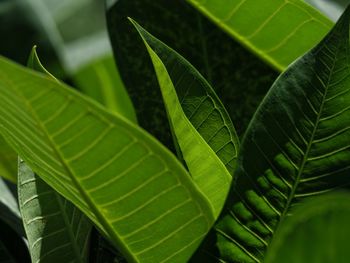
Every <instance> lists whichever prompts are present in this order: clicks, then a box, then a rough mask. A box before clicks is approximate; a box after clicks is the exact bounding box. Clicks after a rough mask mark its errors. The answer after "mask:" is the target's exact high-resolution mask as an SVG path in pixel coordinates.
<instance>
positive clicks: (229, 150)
mask: <svg viewBox="0 0 350 263" xmlns="http://www.w3.org/2000/svg"><path fill="white" fill-rule="evenodd" d="M133 24H134V26H135V27H136V29H137V30H138V32H139V33H140V35H141V37H142V39H143V40H144V42H145V45H146V47H147V49H148V52H149V54H150V56H151V59H152V62H153V65H154V68H155V71H156V73H157V77H158V81H159V86H160V89H161V92H162V96H163V100H164V104H165V107H166V110H167V113H168V118H169V121H170V122H171V125H170V126H171V127H172V129H173V131H174V137H175V138H174V139H175V140H176V141H177V143H178V144H179V147H180V150H181V153H182V155H183V158H184V160H185V162H186V164H187V167H188V169H189V171H190V173H191V175H192V178H193V180H194V181H195V182H196V184H197V185H198V187H199V188H200V189H201V190H202V192H203V193H204V194H205V195H206V196H207V197H208V199H209V200H210V202H211V204H212V206H213V208H214V211H215V216H216V217H217V216H218V215H219V213H220V212H221V209H222V207H223V204H224V203H225V200H226V196H227V193H228V190H229V188H230V186H231V181H232V175H231V174H230V173H229V170H230V171H231V172H233V169H234V165H235V159H236V156H237V151H238V139H237V136H236V133H235V130H234V128H233V125H232V123H231V121H230V118H229V116H228V115H227V112H226V111H225V108H224V107H223V105H222V104H221V102H220V101H219V99H218V98H217V96H216V94H215V93H214V91H213V90H212V89H211V87H210V86H209V84H208V83H207V82H206V81H205V80H204V79H203V77H202V76H201V75H200V74H199V73H198V72H197V71H196V70H195V69H194V68H193V67H192V66H191V65H190V64H189V63H188V62H187V61H186V60H184V59H183V58H182V57H181V56H180V55H179V54H177V53H176V52H175V51H173V50H172V49H170V48H169V47H167V46H166V45H165V44H163V43H162V42H160V41H159V40H157V39H156V38H154V37H153V36H152V35H150V34H149V33H148V32H147V31H145V30H144V29H143V28H142V27H141V26H139V25H138V24H137V23H136V22H135V21H133ZM162 59H163V60H162ZM163 61H164V62H163ZM168 69H169V73H168V71H167V70H168ZM179 97H180V98H182V100H183V103H182V105H185V107H184V109H183V108H182V107H181V103H180V101H179ZM185 111H187V114H185ZM186 115H187V116H190V118H189V119H188V118H187V117H186ZM191 120H192V121H191ZM202 136H203V137H202ZM207 142H208V144H209V145H210V146H209V145H208V144H207ZM217 154H218V155H219V156H220V157H221V160H220V159H219V157H218V155H217ZM225 165H226V167H225ZM226 168H227V169H226Z"/></svg>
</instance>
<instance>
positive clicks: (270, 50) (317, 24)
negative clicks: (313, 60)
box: [187, 0, 333, 71]
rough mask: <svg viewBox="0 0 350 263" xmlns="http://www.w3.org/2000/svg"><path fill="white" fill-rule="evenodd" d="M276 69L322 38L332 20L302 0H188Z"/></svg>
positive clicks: (282, 66) (280, 69)
mask: <svg viewBox="0 0 350 263" xmlns="http://www.w3.org/2000/svg"><path fill="white" fill-rule="evenodd" d="M187 1H188V2H189V3H191V4H192V5H193V6H195V7H196V8H197V9H198V10H199V11H201V12H203V13H204V14H206V15H207V16H208V17H209V18H210V19H211V20H213V21H214V22H215V23H216V24H217V25H218V26H220V27H221V28H222V29H223V30H225V31H226V32H228V33H229V34H230V35H232V36H233V37H235V38H236V39H238V41H240V42H241V43H242V44H243V45H245V46H246V47H248V48H249V49H250V50H251V51H253V52H255V54H256V55H258V56H259V57H261V58H263V59H264V60H265V61H267V62H268V63H270V64H271V65H272V66H273V67H275V68H276V69H277V70H279V71H282V70H284V69H285V68H286V67H287V66H288V65H289V64H290V63H292V62H293V61H294V60H295V59H297V58H298V57H299V56H301V55H303V54H304V53H305V52H306V51H308V50H309V49H310V48H312V47H313V46H314V45H315V44H317V42H319V41H320V40H321V39H322V38H323V37H324V36H325V35H326V34H327V32H328V31H329V29H330V28H331V27H332V25H333V22H331V21H330V20H329V19H328V18H326V17H325V16H324V15H322V14H321V13H320V12H319V11H317V10H316V9H314V8H313V7H311V6H310V5H308V4H307V3H305V2H304V1H300V0H289V1H285V0H269V1H258V2H257V1H254V0H224V1H220V2H218V1H216V0H187Z"/></svg>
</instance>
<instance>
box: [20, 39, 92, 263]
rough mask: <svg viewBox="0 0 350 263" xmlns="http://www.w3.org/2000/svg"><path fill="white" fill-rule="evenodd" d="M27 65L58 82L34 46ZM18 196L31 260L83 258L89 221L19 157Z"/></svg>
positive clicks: (82, 260)
mask: <svg viewBox="0 0 350 263" xmlns="http://www.w3.org/2000/svg"><path fill="white" fill-rule="evenodd" d="M27 66H28V67H29V68H32V69H34V70H36V71H38V72H42V73H44V74H45V75H46V76H48V77H49V78H50V79H52V80H54V81H56V82H59V81H58V80H57V79H56V78H55V77H54V76H53V75H52V74H50V73H49V72H48V71H47V70H46V69H45V67H44V66H43V65H42V63H41V61H40V59H39V57H38V54H37V52H36V46H34V47H33V48H32V51H31V53H30V55H29V58H28V62H27ZM17 189H18V199H19V205H20V210H21V214H22V218H23V223H24V228H25V230H26V234H27V237H28V242H29V251H30V255H31V258H32V261H33V262H39V261H40V262H62V261H64V262H71V261H74V262H80V263H83V262H86V259H87V258H86V257H87V252H88V251H87V249H88V245H89V236H90V231H91V228H92V226H91V223H90V221H89V220H88V219H87V217H85V215H84V214H83V213H82V212H80V211H79V210H78V209H77V208H76V207H75V206H74V205H73V204H72V203H70V202H68V201H67V200H66V199H64V198H63V197H62V196H60V195H59V194H58V193H57V192H56V191H55V190H54V189H52V188H51V187H50V186H49V185H47V184H46V183H45V182H44V181H43V180H42V179H40V177H38V176H37V175H35V174H34V172H33V171H32V170H31V169H30V168H29V167H28V166H27V165H26V164H25V163H24V161H22V160H19V165H18V187H17Z"/></svg>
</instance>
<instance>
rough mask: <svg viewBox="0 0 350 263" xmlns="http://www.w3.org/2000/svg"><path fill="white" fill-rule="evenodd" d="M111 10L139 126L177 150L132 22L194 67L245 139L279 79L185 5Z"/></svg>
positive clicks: (181, 0) (158, 1)
mask: <svg viewBox="0 0 350 263" xmlns="http://www.w3.org/2000/svg"><path fill="white" fill-rule="evenodd" d="M107 6H108V9H107V10H108V12H107V22H108V30H109V34H110V38H111V43H112V46H113V49H114V55H115V58H116V62H117V65H118V69H119V71H120V73H121V77H122V79H123V82H124V84H125V86H126V88H127V90H128V93H129V95H130V97H131V99H132V101H133V103H134V107H135V109H136V113H137V116H138V122H139V124H140V126H142V127H143V128H145V129H146V130H147V131H149V132H150V133H152V134H153V135H155V136H156V137H157V138H158V139H159V140H160V141H161V142H163V143H164V144H165V145H166V146H168V147H169V148H173V147H172V145H173V141H172V137H171V132H170V128H169V124H168V121H167V116H166V112H165V108H164V106H163V101H162V96H161V93H160V89H159V85H158V81H157V78H156V75H155V72H154V70H153V67H152V61H151V60H150V58H149V55H148V52H147V50H146V49H145V48H144V44H143V42H142V40H141V39H140V37H139V35H138V33H137V31H136V30H135V29H134V28H133V27H132V25H131V24H130V23H129V21H128V20H127V19H126V17H132V18H133V19H134V20H136V21H137V22H138V23H140V24H141V25H142V26H143V27H144V28H145V29H146V30H147V31H149V32H151V33H152V34H153V35H154V36H155V37H157V38H158V39H160V40H162V41H163V42H165V43H166V44H167V45H169V46H170V47H172V48H173V49H174V50H176V51H177V52H179V53H180V54H181V55H183V56H184V57H185V58H186V59H187V60H188V61H189V62H190V63H191V64H192V65H194V67H195V68H196V69H198V71H199V72H200V73H201V74H202V75H203V76H204V77H205V78H206V79H207V80H208V82H209V83H210V84H211V85H212V87H213V88H214V89H215V91H216V93H217V94H218V96H219V97H220V98H221V100H222V101H223V104H224V105H225V106H226V108H227V111H228V113H229V115H230V116H231V118H232V119H233V121H234V123H235V126H236V129H237V132H238V134H242V133H243V131H244V130H245V128H246V126H247V124H248V122H249V120H250V119H251V116H252V115H253V113H254V111H255V109H256V107H257V106H258V104H259V103H260V101H261V99H262V97H263V96H264V95H265V93H266V91H267V90H268V88H269V87H270V86H271V84H272V82H273V79H274V78H275V77H276V74H275V72H274V71H273V70H272V69H271V68H269V67H268V66H267V65H266V64H265V63H263V62H262V61H261V60H260V59H258V58H257V57H256V56H254V55H253V54H251V53H250V52H248V51H247V50H246V49H245V48H243V47H241V45H240V44H239V43H237V42H235V40H233V39H232V38H231V37H230V36H228V35H227V34H226V33H225V32H223V31H222V30H221V29H220V28H217V27H216V26H215V25H214V24H213V23H212V22H211V21H210V20H208V19H207V18H206V17H205V16H203V15H202V14H200V13H199V12H198V11H197V10H196V9H194V8H193V7H192V6H191V5H189V4H188V3H187V2H186V1H185V0H176V1H168V0H119V1H107ZM252 94H254V96H252ZM180 101H181V99H180Z"/></svg>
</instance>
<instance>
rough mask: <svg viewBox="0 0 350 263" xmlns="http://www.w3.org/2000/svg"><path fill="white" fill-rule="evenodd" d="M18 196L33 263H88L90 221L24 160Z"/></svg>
mask: <svg viewBox="0 0 350 263" xmlns="http://www.w3.org/2000/svg"><path fill="white" fill-rule="evenodd" d="M18 196H19V204H20V209H21V214H22V218H23V222H24V227H25V230H26V233H27V237H28V243H29V250H30V254H31V258H32V262H39V261H40V262H48V263H49V262H77V263H78V262H81V263H82V262H87V261H86V256H87V252H88V251H87V249H88V247H89V234H90V230H91V224H90V222H89V220H88V219H87V218H86V217H85V216H84V214H82V213H81V212H80V211H79V210H78V209H77V208H76V207H74V205H72V204H71V203H70V202H69V201H67V200H65V199H64V198H63V197H61V196H60V195H59V194H58V193H57V192H56V191H55V190H53V189H52V188H51V187H50V186H48V185H47V184H46V183H45V182H44V181H43V180H41V179H40V178H39V177H38V176H37V175H35V174H34V173H33V171H32V170H31V169H30V168H29V167H28V166H27V165H26V164H25V163H24V162H23V161H20V163H19V174H18Z"/></svg>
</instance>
